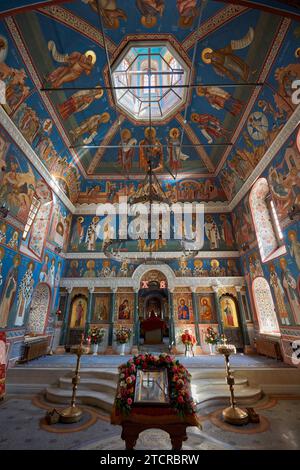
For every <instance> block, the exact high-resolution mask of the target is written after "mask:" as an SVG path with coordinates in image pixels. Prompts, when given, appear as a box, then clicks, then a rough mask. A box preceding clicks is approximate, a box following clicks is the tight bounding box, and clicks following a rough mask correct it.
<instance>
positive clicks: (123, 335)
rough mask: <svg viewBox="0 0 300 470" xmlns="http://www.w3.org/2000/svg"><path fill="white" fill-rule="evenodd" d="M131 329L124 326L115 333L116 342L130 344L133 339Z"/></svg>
mask: <svg viewBox="0 0 300 470" xmlns="http://www.w3.org/2000/svg"><path fill="white" fill-rule="evenodd" d="M131 333H132V332H131V329H130V328H126V327H125V326H122V327H121V328H119V329H117V330H116V331H115V336H116V341H117V343H120V344H124V343H128V341H129V340H130V337H131Z"/></svg>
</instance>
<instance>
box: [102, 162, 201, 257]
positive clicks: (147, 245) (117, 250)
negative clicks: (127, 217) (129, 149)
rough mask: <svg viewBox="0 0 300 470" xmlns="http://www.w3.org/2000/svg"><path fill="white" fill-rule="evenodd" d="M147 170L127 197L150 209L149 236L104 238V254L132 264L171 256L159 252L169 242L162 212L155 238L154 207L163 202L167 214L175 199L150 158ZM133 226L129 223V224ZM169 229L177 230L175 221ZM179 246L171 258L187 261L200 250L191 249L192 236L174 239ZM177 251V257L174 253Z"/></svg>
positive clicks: (134, 205)
mask: <svg viewBox="0 0 300 470" xmlns="http://www.w3.org/2000/svg"><path fill="white" fill-rule="evenodd" d="M147 164H148V170H147V173H146V176H145V178H144V180H143V182H142V184H141V185H140V186H139V188H138V190H137V191H136V192H135V193H134V194H133V195H132V196H131V197H129V199H128V203H129V206H130V207H131V208H135V207H136V206H137V205H138V204H143V205H144V206H145V207H146V208H147V210H148V214H149V216H148V217H147V222H146V227H145V226H144V227H143V228H144V233H147V234H148V237H147V238H146V239H145V238H141V237H135V238H134V239H133V238H130V230H128V233H129V239H127V240H120V239H109V240H105V242H104V244H103V252H104V254H105V256H106V257H107V258H109V259H111V260H115V261H118V262H120V263H123V262H126V263H131V264H159V263H162V262H164V263H165V262H166V261H167V260H168V258H167V257H166V256H163V252H161V251H159V249H161V248H162V247H164V246H166V245H167V243H168V242H169V241H170V240H169V239H167V238H165V233H164V231H163V228H162V225H163V223H162V217H164V216H163V214H162V215H160V220H159V226H158V229H157V231H156V236H155V237H153V226H151V222H152V220H153V219H152V210H153V207H154V205H155V204H160V207H162V206H163V207H165V209H166V212H167V213H168V214H170V213H172V204H173V203H172V202H171V201H170V199H169V198H168V196H167V195H166V193H165V191H164V190H163V188H162V186H161V184H160V182H159V180H158V178H157V176H156V174H155V169H153V165H152V161H151V158H148V160H147ZM129 225H130V224H129ZM170 232H171V233H174V221H173V222H171V227H170ZM129 244H133V246H135V247H137V248H138V250H139V251H138V253H137V252H136V254H134V255H133V253H132V251H134V250H132V251H129V250H128V245H129ZM174 244H175V245H176V247H175V250H173V249H172V250H169V251H172V258H170V259H171V260H172V261H176V260H178V261H180V262H182V261H188V260H189V259H192V258H194V257H195V256H196V255H197V254H198V253H199V249H193V248H191V244H193V240H191V239H190V238H189V239H187V238H186V237H185V236H184V234H183V236H182V237H181V239H178V240H176V242H175V241H173V245H174ZM173 252H174V256H173Z"/></svg>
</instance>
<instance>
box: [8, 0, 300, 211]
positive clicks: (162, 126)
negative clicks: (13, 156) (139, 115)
mask: <svg viewBox="0 0 300 470" xmlns="http://www.w3.org/2000/svg"><path fill="white" fill-rule="evenodd" d="M12 4H13V5H12ZM12 8H14V10H13V12H10V11H9V10H10V9H12ZM99 13H100V14H99ZM1 14H2V19H1V22H0V78H1V79H2V80H3V81H5V83H6V85H7V105H6V106H5V110H6V111H7V112H8V114H9V115H10V117H11V118H12V120H13V121H14V123H15V124H16V126H17V127H18V128H19V129H20V131H21V132H22V134H23V135H24V137H25V138H26V139H27V141H28V142H29V143H30V145H31V146H32V147H33V149H34V151H35V152H36V154H37V155H38V156H39V157H40V159H41V160H42V161H43V163H44V164H45V165H46V167H47V168H48V169H49V171H50V173H51V174H52V175H53V176H54V177H55V178H57V179H58V180H59V184H60V185H61V187H62V189H63V190H64V191H65V192H66V194H67V195H68V197H69V198H70V199H71V200H72V201H73V202H76V201H78V202H94V201H93V200H92V198H93V197H94V196H95V194H98V195H100V196H99V197H100V199H101V197H103V198H105V197H106V196H108V195H110V196H111V195H112V194H113V193H114V192H118V191H121V189H122V188H124V187H125V186H126V187H130V188H131V189H132V190H135V189H136V187H137V185H138V184H140V183H141V181H142V180H143V178H144V174H145V164H144V161H145V156H144V154H143V147H142V146H143V145H145V144H147V143H149V142H150V144H151V145H153V156H154V157H155V158H156V161H158V162H159V165H158V166H159V171H158V175H159V176H160V177H161V179H162V181H163V185H165V187H167V188H169V189H170V190H171V189H172V188H174V187H176V189H177V190H178V188H180V185H183V186H184V185H185V182H186V183H187V184H186V185H185V188H190V189H193V188H194V187H195V185H198V186H197V187H198V188H199V192H198V197H199V198H200V199H203V200H206V201H215V202H216V201H227V200H228V201H230V200H232V198H233V197H234V196H235V195H236V194H237V193H238V191H239V190H240V189H241V187H242V186H243V184H244V183H245V181H246V180H247V178H248V177H249V176H250V174H251V173H252V171H253V170H254V168H255V166H256V165H257V164H258V163H259V161H260V160H261V158H262V157H263V155H264V153H265V152H266V150H267V149H268V148H269V146H270V144H271V143H272V141H273V140H274V138H275V137H276V135H277V134H278V132H279V131H280V130H281V129H282V127H283V126H284V125H285V123H286V122H287V120H288V118H289V116H290V115H291V114H292V113H293V111H294V109H295V107H296V105H295V104H293V102H292V98H291V95H292V88H291V84H292V82H293V80H295V79H296V78H300V62H299V57H300V23H299V21H300V10H299V7H298V2H296V1H295V2H293V1H290V2H279V1H274V2H266V1H260V2H259V1H255V0H253V1H250V0H249V1H246V0H245V1H241V2H237V1H233V2H232V3H229V2H219V1H206V2H204V1H197V0H168V1H166V0H130V1H128V0H99V10H98V9H97V4H96V1H95V0H74V1H66V2H61V1H56V2H55V1H48V2H47V1H38V0H35V1H33V0H31V1H30V0H28V1H25V0H22V1H21V0H20V1H14V2H11V1H2V2H1V6H0V15H1ZM139 42H141V43H142V44H143V47H144V46H145V44H148V45H150V46H151V47H152V48H153V50H156V51H157V50H164V51H165V50H166V48H165V46H166V44H167V45H169V47H170V50H172V51H174V55H176V58H177V59H178V60H180V61H181V62H182V63H184V64H185V67H186V69H187V73H186V77H185V78H186V82H185V83H186V84H187V87H186V88H185V89H183V88H180V89H178V93H179V94H180V93H181V92H182V96H183V95H184V97H185V98H186V99H183V100H182V103H181V104H179V105H178V106H176V109H175V108H174V110H173V111H172V110H171V112H168V113H167V115H166V117H165V118H164V119H161V120H159V121H158V120H155V116H153V115H152V116H151V118H150V116H149V122H146V121H143V122H141V121H136V120H135V119H134V118H133V117H132V115H131V114H128V113H126V111H124V109H122V108H121V107H119V106H116V102H115V99H116V94H114V93H113V92H112V88H111V85H112V78H111V72H112V71H113V70H114V69H115V68H116V67H117V65H118V64H119V63H120V57H122V54H124V51H127V50H128V48H129V47H130V46H132V47H136V48H137V49H136V50H139V51H141V50H142V46H139V45H138V43H139ZM133 44H134V46H133ZM162 44H163V46H162ZM150 46H149V47H150ZM138 47H140V49H138ZM154 48H156V49H154ZM166 57H167V54H166V53H165V52H164V58H163V60H165V58H166ZM154 62H155V61H154ZM141 63H142V61H141ZM157 63H158V66H159V67H160V68H161V63H160V62H157ZM116 64H117V65H116ZM139 67H140V65H139ZM151 67H152V66H151ZM151 70H154V71H155V64H154V65H153V68H151ZM145 77H146V75H145ZM145 77H142V78H141V79H140V78H139V80H137V79H136V80H135V81H133V82H131V85H132V83H133V84H134V85H135V86H139V85H140V84H141V83H142V82H141V81H140V80H146V78H147V77H146V78H145ZM152 78H153V76H152ZM155 79H156V78H153V80H154V81H153V82H151V80H152V79H151V77H150V78H147V80H149V81H148V82H147V83H150V84H152V83H153V84H155V86H157V87H158V88H159V87H160V85H161V83H160V82H155ZM159 79H160V78H159V77H158V80H159ZM162 83H164V84H165V83H166V82H162ZM180 83H181V82H180ZM181 84H182V83H181ZM158 88H157V90H158ZM159 90H160V92H161V91H162V90H163V89H162V88H159ZM121 91H122V90H121ZM119 94H120V92H119ZM149 127H152V128H153V129H154V131H153V132H152V131H151V129H150V130H149ZM149 136H150V137H149ZM122 143H123V151H122V150H121V149H122V146H121V144H122ZM130 145H132V146H133V147H130ZM193 185H194V186H193ZM112 188H114V189H113V190H112Z"/></svg>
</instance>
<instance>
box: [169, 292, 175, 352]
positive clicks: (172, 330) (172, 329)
mask: <svg viewBox="0 0 300 470" xmlns="http://www.w3.org/2000/svg"><path fill="white" fill-rule="evenodd" d="M168 300H169V308H170V319H169V322H170V325H169V344H170V345H171V344H172V343H173V342H174V346H175V345H176V338H175V325H174V309H173V289H172V290H171V289H168Z"/></svg>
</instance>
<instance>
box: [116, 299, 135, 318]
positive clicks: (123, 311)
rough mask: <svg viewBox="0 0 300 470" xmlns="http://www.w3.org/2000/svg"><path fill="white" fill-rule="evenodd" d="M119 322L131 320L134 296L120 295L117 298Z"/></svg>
mask: <svg viewBox="0 0 300 470" xmlns="http://www.w3.org/2000/svg"><path fill="white" fill-rule="evenodd" d="M117 312H118V320H130V319H131V317H132V314H133V295H132V294H131V293H124V294H123V293H119V294H118V296H117Z"/></svg>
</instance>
